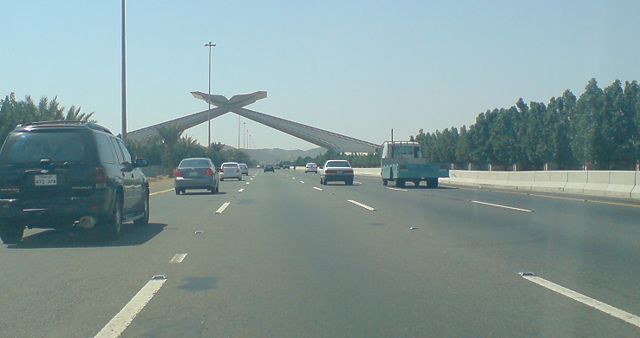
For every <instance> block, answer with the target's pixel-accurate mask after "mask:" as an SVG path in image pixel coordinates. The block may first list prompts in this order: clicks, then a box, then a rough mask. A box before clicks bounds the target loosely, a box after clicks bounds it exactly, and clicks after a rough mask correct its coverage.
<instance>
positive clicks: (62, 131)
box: [0, 121, 149, 244]
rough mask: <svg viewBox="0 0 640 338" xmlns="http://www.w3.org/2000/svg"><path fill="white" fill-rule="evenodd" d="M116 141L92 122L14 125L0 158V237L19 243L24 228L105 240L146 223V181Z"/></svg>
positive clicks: (141, 163) (138, 162) (142, 162)
mask: <svg viewBox="0 0 640 338" xmlns="http://www.w3.org/2000/svg"><path fill="white" fill-rule="evenodd" d="M146 165H147V161H145V160H144V159H136V160H135V161H134V160H133V159H132V158H131V154H130V153H129V151H128V150H127V147H126V146H125V145H124V143H123V142H122V140H120V139H119V138H117V137H115V136H113V134H111V132H110V131H109V130H108V129H107V128H104V127H102V126H99V125H97V124H95V123H85V122H78V121H49V122H37V123H32V124H28V125H25V126H18V127H16V129H15V130H13V131H12V132H11V133H10V134H9V135H8V136H7V139H6V140H5V143H4V145H3V147H2V150H1V151H0V196H1V198H0V238H1V239H2V242H3V243H5V244H16V243H18V242H20V240H21V239H22V236H23V233H24V229H25V227H29V228H49V229H51V228H53V229H64V228H71V227H74V226H76V227H81V228H86V229H90V228H93V227H94V226H95V227H96V228H97V229H99V230H101V231H102V232H103V233H104V235H106V236H107V237H109V238H117V237H119V236H120V234H121V230H122V223H124V222H128V221H133V222H134V223H135V224H139V225H144V224H147V223H148V222H149V182H148V180H147V178H146V176H145V175H144V173H143V172H142V171H141V170H140V169H139V168H141V167H145V166H146Z"/></svg>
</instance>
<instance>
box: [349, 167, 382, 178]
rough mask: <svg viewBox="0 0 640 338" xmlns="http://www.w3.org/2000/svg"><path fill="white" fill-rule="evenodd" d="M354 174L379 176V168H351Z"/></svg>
mask: <svg viewBox="0 0 640 338" xmlns="http://www.w3.org/2000/svg"><path fill="white" fill-rule="evenodd" d="M353 174H354V175H356V176H370V177H380V168H353Z"/></svg>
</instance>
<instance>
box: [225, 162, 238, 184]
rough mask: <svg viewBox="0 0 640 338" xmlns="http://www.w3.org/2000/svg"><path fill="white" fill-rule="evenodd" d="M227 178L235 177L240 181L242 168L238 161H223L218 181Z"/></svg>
mask: <svg viewBox="0 0 640 338" xmlns="http://www.w3.org/2000/svg"><path fill="white" fill-rule="evenodd" d="M227 178H235V179H237V180H238V181H242V170H241V169H240V165H239V164H238V162H224V163H222V165H221V166H220V181H224V180H225V179H227Z"/></svg>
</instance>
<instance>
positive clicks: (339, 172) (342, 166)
mask: <svg viewBox="0 0 640 338" xmlns="http://www.w3.org/2000/svg"><path fill="white" fill-rule="evenodd" d="M353 177H354V175H353V168H351V164H349V161H346V160H329V161H327V162H325V163H324V166H323V170H321V171H320V184H325V185H326V184H327V183H329V182H331V181H342V182H344V184H346V185H352V184H353Z"/></svg>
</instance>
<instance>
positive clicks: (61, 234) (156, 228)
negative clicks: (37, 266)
mask: <svg viewBox="0 0 640 338" xmlns="http://www.w3.org/2000/svg"><path fill="white" fill-rule="evenodd" d="M166 226H167V225H166V224H164V223H149V224H147V225H143V226H137V225H134V224H124V225H123V227H122V235H121V236H120V238H118V239H116V240H108V239H105V238H104V235H103V234H102V233H100V231H97V230H85V229H70V230H45V231H42V232H38V233H36V234H33V235H30V236H26V237H24V238H23V239H22V241H21V242H20V243H19V244H17V245H9V246H8V247H7V248H9V249H39V248H87V247H119V246H136V245H142V244H145V243H146V242H148V241H150V240H151V239H152V238H154V237H155V236H157V235H158V234H159V233H161V232H162V231H163V230H164V228H165V227H166Z"/></svg>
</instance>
